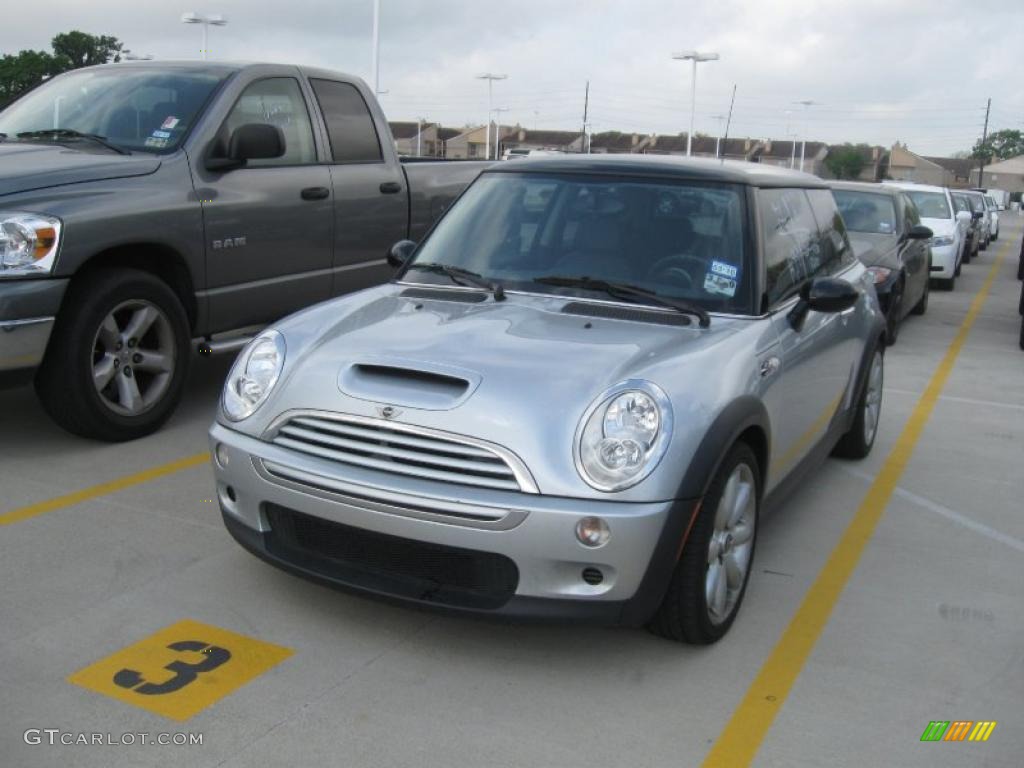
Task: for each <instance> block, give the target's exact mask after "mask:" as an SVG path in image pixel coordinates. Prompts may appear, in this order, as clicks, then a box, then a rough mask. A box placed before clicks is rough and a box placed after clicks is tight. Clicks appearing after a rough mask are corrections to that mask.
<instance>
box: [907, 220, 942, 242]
mask: <svg viewBox="0 0 1024 768" xmlns="http://www.w3.org/2000/svg"><path fill="white" fill-rule="evenodd" d="M934 235H935V233H934V232H932V231H931V230H930V229H929V228H928V227H926V226H925V225H924V224H915V225H914V226H912V227H911V228H910V231H909V232H907V238H908V239H910V240H931V238H932V237H933V236H934Z"/></svg>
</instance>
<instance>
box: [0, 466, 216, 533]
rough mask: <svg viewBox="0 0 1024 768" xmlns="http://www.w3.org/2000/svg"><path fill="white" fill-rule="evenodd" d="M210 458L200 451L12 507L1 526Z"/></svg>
mask: <svg viewBox="0 0 1024 768" xmlns="http://www.w3.org/2000/svg"><path fill="white" fill-rule="evenodd" d="M209 460H210V454H209V453H197V454H196V455H195V456H187V457H185V458H184V459H178V460H177V461H172V462H170V463H168V464H161V465H160V466H159V467H152V468H151V469H145V470H143V471H142V472H137V473H135V474H134V475H127V476H125V477H119V478H118V479H116V480H111V481H110V482H109V483H100V484H99V485H94V486H91V487H90V488H83V489H82V490H80V491H74V492H73V493H68V494H65V495H63V496H58V497H57V498H55V499H50V500H48V501H40V502H39V503H37V504H30V505H28V506H27V507H21V508H20V509H12V510H11V511H10V512H4V513H2V514H0V525H10V524H11V523H18V522H21V521H22V520H28V519H29V518H31V517H36V516H37V515H42V514H44V513H46V512H53V511H54V510H56V509H63V508H64V507H70V506H71V505H72V504H78V503H80V502H83V501H88V500H89V499H95V498H96V497H97V496H105V495H106V494H108V493H113V492H114V491H120V490H123V489H124V488H130V487H131V486H133V485H139V484H140V483H148V482H149V481H150V480H156V479H157V478H158V477H165V476H166V475H173V474H174V473H175V472H180V471H181V470H183V469H189V468H190V467H195V466H197V465H199V464H203V463H205V462H207V461H209Z"/></svg>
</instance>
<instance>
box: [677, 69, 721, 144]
mask: <svg viewBox="0 0 1024 768" xmlns="http://www.w3.org/2000/svg"><path fill="white" fill-rule="evenodd" d="M672 58H673V59H678V60H679V61H692V62H693V69H692V75H691V77H690V132H689V133H687V134H686V156H687V157H690V155H691V154H692V149H693V116H694V113H695V112H696V111H697V62H698V61H718V54H717V53H701V52H700V51H680V52H679V53H673V54H672Z"/></svg>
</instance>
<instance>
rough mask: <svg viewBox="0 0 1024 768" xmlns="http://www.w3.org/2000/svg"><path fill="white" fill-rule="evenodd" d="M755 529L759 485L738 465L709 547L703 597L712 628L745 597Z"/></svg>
mask: <svg viewBox="0 0 1024 768" xmlns="http://www.w3.org/2000/svg"><path fill="white" fill-rule="evenodd" d="M756 525H757V484H756V482H755V480H754V473H753V471H751V469H750V467H749V466H747V465H746V464H742V463H741V464H737V465H736V468H735V469H733V471H732V474H730V475H729V479H728V480H727V481H726V483H725V488H724V489H723V490H722V497H721V499H720V500H719V502H718V509H716V510H715V521H714V530H713V531H712V533H711V539H710V542H709V543H708V570H707V576H706V577H705V580H704V596H705V601H706V603H707V607H708V618H709V619H710V620H711V623H712V624H721V623H722V622H724V621H726V620H727V619H728V618H729V616H731V615H732V612H733V610H734V609H735V608H736V604H737V603H738V601H739V598H740V595H742V594H743V585H744V584H745V583H746V579H747V569H748V568H749V567H750V556H751V554H753V551H754V529H755V526H756Z"/></svg>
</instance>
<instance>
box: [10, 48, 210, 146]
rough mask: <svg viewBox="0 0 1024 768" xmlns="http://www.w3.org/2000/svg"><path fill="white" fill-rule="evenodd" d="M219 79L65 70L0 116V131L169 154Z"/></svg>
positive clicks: (173, 73) (171, 73) (18, 138)
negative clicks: (91, 137) (103, 142)
mask: <svg viewBox="0 0 1024 768" xmlns="http://www.w3.org/2000/svg"><path fill="white" fill-rule="evenodd" d="M222 79H223V76H222V75H219V74H218V75H212V74H205V73H200V72H185V71H180V70H179V71H175V70H165V71H157V70H153V69H132V68H129V67H124V68H120V69H119V68H116V67H115V68H104V69H91V70H81V71H78V72H69V73H68V74H65V75H61V76H60V77H57V78H54V79H53V80H52V81H50V82H49V83H45V84H43V85H41V86H39V87H38V88H36V89H35V90H34V91H31V92H29V93H28V94H26V95H25V96H23V97H22V98H20V99H18V100H17V101H15V102H14V103H13V104H11V105H10V106H9V107H7V109H5V110H4V111H3V112H0V133H3V134H6V136H7V138H6V141H55V142H58V143H69V142H75V141H76V138H75V134H76V133H77V134H82V135H83V136H87V135H90V134H91V135H94V136H100V137H102V138H103V139H105V140H106V142H108V143H109V144H112V145H114V146H115V147H119V148H120V149H122V150H128V151H131V152H135V151H142V152H156V153H163V152H170V151H173V150H174V149H176V148H177V146H178V144H179V143H180V142H181V139H182V138H183V137H184V136H185V134H186V133H187V131H188V130H189V128H191V127H192V124H193V122H194V121H195V119H196V117H197V116H198V114H199V111H200V110H201V108H202V106H203V104H204V103H205V102H206V99H207V98H208V97H209V95H210V93H211V92H212V91H213V89H214V88H215V87H216V86H217V85H218V84H219V83H220V82H221V80H222ZM91 146H95V144H93V145H91Z"/></svg>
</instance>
